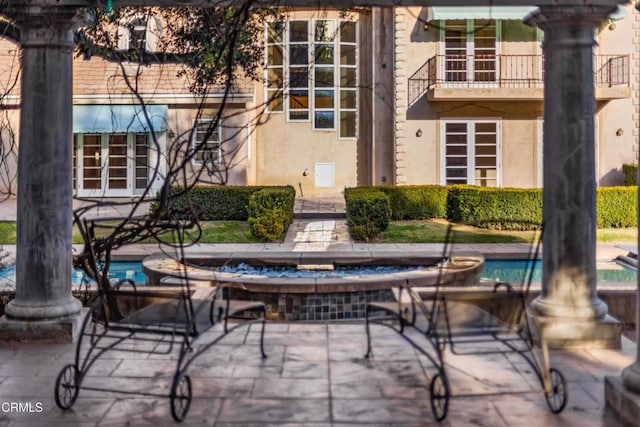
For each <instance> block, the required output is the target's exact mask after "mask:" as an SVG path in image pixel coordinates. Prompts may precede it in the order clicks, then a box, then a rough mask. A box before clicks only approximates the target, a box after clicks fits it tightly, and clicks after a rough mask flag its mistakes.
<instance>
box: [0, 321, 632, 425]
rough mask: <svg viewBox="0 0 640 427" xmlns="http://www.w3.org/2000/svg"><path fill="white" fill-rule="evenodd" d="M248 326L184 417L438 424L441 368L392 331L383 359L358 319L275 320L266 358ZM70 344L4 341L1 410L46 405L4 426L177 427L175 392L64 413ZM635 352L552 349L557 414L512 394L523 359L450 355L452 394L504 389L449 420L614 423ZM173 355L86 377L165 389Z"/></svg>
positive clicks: (107, 366) (376, 329) (459, 407)
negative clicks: (610, 411)
mask: <svg viewBox="0 0 640 427" xmlns="http://www.w3.org/2000/svg"><path fill="white" fill-rule="evenodd" d="M251 328H252V329H249V328H241V329H239V330H236V331H235V332H233V333H232V334H231V335H229V336H228V337H226V338H225V339H224V340H223V341H221V343H220V344H218V345H217V346H214V347H213V348H212V349H210V350H209V351H208V352H207V353H205V354H203V355H202V356H200V357H199V358H198V359H196V362H195V363H194V365H192V366H191V368H190V370H189V375H190V376H191V378H192V383H193V395H194V399H193V402H192V406H191V409H190V411H189V414H188V416H187V419H186V420H185V422H184V423H183V425H189V426H191V425H208V426H212V425H215V426H252V425H256V426H258V425H259V426H270V425H273V426H283V425H290V426H294V425H295V426H336V427H337V426H343V425H344V426H347V425H367V426H370V425H372V426H391V425H394V426H395V425H403V426H428V425H437V424H438V423H436V422H435V421H434V419H433V416H432V414H431V409H430V405H429V394H428V386H429V380H430V377H431V375H433V373H434V369H433V368H432V366H431V365H430V363H429V362H428V361H427V359H426V358H425V357H424V356H421V355H420V356H419V355H418V353H416V352H415V351H414V350H413V348H412V347H410V346H409V345H408V344H406V342H405V341H404V340H402V338H400V337H399V336H397V335H396V334H395V333H394V332H393V331H391V330H389V329H387V328H385V327H383V326H373V327H372V328H373V329H372V331H373V348H374V358H373V360H367V359H364V358H363V354H364V352H365V348H366V345H365V342H366V336H365V332H364V325H363V324H361V323H358V324H356V323H350V324H344V323H334V324H310V323H309V324H306V323H290V324H286V323H271V324H268V325H267V333H266V336H265V343H266V350H267V354H268V356H269V357H268V358H267V359H264V360H263V359H262V358H261V357H260V355H259V349H258V344H257V343H258V340H259V333H258V330H259V329H258V327H257V325H252V326H251ZM209 333H218V332H215V331H214V332H209ZM203 339H206V337H205V336H203ZM73 352H74V347H73V345H71V344H43V343H38V344H34V343H31V344H27V343H13V344H6V343H3V344H2V347H0V408H1V407H2V404H3V403H5V402H9V403H11V402H18V403H23V404H24V403H26V402H31V403H32V407H34V408H35V407H36V404H37V403H39V404H40V405H41V406H42V409H43V410H42V412H31V413H28V412H27V413H25V412H22V413H17V412H10V411H4V410H0V426H31V425H32V426H41V425H48V426H49V425H53V426H55V425H60V426H62V425H65V426H66V425H80V426H107V425H125V424H129V425H156V426H161V425H174V423H173V420H172V419H171V415H170V408H169V399H168V398H154V397H143V396H136V395H115V394H109V393H104V392H97V391H90V390H81V391H80V395H79V397H78V400H77V402H76V403H75V405H74V406H73V408H72V410H71V411H68V412H63V411H61V410H59V409H58V408H57V407H56V405H55V402H54V398H53V390H54V383H55V377H56V375H57V374H58V372H59V370H60V369H61V368H62V367H63V366H64V365H65V364H67V363H70V362H71V361H72V359H73ZM634 355H635V345H634V344H633V343H631V342H630V341H627V340H625V341H624V346H623V349H622V350H595V349H581V350H576V351H563V352H554V353H553V354H552V363H553V365H554V366H555V367H557V368H559V369H561V370H562V372H563V373H564V375H565V376H566V378H567V381H568V388H569V402H568V405H567V408H566V409H565V411H564V412H563V413H562V414H560V415H554V414H552V413H551V412H549V410H548V409H547V405H546V402H545V400H544V396H543V393H542V392H541V391H534V392H533V393H528V394H514V393H512V392H513V391H517V390H537V389H538V387H539V386H538V384H537V381H536V380H535V378H534V377H532V375H531V370H530V369H529V368H527V366H525V365H524V364H523V361H522V360H521V359H519V358H514V357H509V358H508V359H505V358H504V356H495V355H494V356H485V357H477V356H464V357H458V356H457V357H453V356H451V355H447V356H446V360H447V361H448V362H449V364H450V366H449V367H448V374H449V376H450V378H451V386H452V391H453V393H456V394H460V393H474V392H480V393H488V392H502V393H503V394H500V395H494V396H487V395H485V396H481V397H474V398H457V399H456V398H454V399H452V400H451V402H450V409H449V416H448V417H447V419H446V420H445V422H443V423H442V424H441V425H444V426H469V425H479V426H488V427H489V426H490V427H497V426H519V425H527V426H580V427H585V426H604V425H613V424H612V423H611V422H610V421H608V420H607V418H606V417H605V416H604V415H603V408H604V400H603V395H604V376H605V375H619V373H620V371H621V369H622V368H624V367H625V366H627V365H629V364H630V363H631V362H632V361H633V360H634ZM172 357H175V354H174V355H173V356H172ZM170 358H171V357H169V356H148V355H147V354H124V353H114V354H107V355H105V357H104V358H103V359H101V362H100V363H98V364H97V365H96V366H95V367H94V368H93V369H92V370H90V371H89V373H90V377H88V378H87V380H86V383H85V385H88V384H96V385H98V384H103V385H104V384H108V385H109V386H110V387H114V386H115V387H117V388H122V389H123V390H146V391H152V392H154V393H168V389H169V385H170V378H171V373H172V372H173V370H174V368H175V367H174V361H173V360H169V359H170ZM516 368H518V369H519V371H517V370H516ZM5 407H6V404H5Z"/></svg>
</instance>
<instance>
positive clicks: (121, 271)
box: [0, 261, 147, 287]
mask: <svg viewBox="0 0 640 427" xmlns="http://www.w3.org/2000/svg"><path fill="white" fill-rule="evenodd" d="M84 278H85V274H84V272H83V271H82V270H76V269H73V270H72V271H71V283H72V285H73V286H79V285H81V284H82V283H83V282H82V281H83V279H84ZM109 278H111V279H116V280H120V279H133V281H134V282H135V283H145V282H146V280H147V276H145V275H144V273H143V272H142V262H140V261H115V262H112V263H111V268H110V271H109ZM86 280H89V281H90V283H93V280H91V279H89V278H86ZM15 282H16V266H15V265H12V266H9V267H7V268H3V269H2V270H0V285H9V286H11V287H13V285H14V284H15Z"/></svg>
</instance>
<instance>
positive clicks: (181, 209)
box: [152, 185, 293, 221]
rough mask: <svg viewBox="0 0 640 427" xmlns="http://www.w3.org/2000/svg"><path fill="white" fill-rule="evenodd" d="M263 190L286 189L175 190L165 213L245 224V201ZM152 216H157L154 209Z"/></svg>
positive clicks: (199, 187) (204, 187)
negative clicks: (167, 211) (154, 214)
mask: <svg viewBox="0 0 640 427" xmlns="http://www.w3.org/2000/svg"><path fill="white" fill-rule="evenodd" d="M264 188H287V187H265V186H231V185H197V186H194V187H193V188H191V189H189V190H188V191H186V192H185V191H184V189H183V188H182V187H177V186H175V187H172V188H171V190H170V192H169V198H168V199H169V202H168V210H169V211H171V214H172V215H174V216H177V217H178V218H189V217H191V216H193V215H195V216H196V217H197V218H198V219H200V220H201V221H219V220H234V221H246V220H247V219H248V217H249V214H248V211H247V206H249V197H250V196H251V195H252V194H253V193H255V192H256V191H260V190H262V189H264ZM291 188H293V187H291ZM152 212H153V213H157V205H155V206H153V207H152ZM163 214H164V213H163Z"/></svg>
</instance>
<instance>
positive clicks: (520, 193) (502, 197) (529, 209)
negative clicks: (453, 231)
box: [447, 186, 542, 229]
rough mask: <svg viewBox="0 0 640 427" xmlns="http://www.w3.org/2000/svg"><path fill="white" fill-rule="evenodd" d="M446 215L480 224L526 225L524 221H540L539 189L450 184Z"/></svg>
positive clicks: (479, 225)
mask: <svg viewBox="0 0 640 427" xmlns="http://www.w3.org/2000/svg"><path fill="white" fill-rule="evenodd" d="M447 218H448V219H449V220H450V221H453V222H460V223H465V224H471V225H475V226H478V227H483V228H492V229H514V228H515V229H522V228H527V225H526V223H541V222H542V191H541V190H540V189H521V188H488V187H472V186H454V187H451V188H450V189H449V197H448V202H447ZM500 219H504V221H501V220H500ZM514 220H517V221H523V224H518V223H514Z"/></svg>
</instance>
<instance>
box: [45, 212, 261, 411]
mask: <svg viewBox="0 0 640 427" xmlns="http://www.w3.org/2000/svg"><path fill="white" fill-rule="evenodd" d="M75 224H76V225H77V227H78V228H79V230H80V232H81V234H82V236H83V240H84V250H83V251H82V253H80V254H78V255H76V256H74V265H75V266H76V267H79V268H81V269H83V270H84V271H85V274H87V275H88V276H90V277H91V279H93V281H94V282H95V283H96V294H97V296H96V298H95V302H94V303H93V304H92V305H91V308H90V313H89V314H88V315H87V316H86V317H85V318H84V320H83V323H82V327H81V330H80V335H79V337H78V340H77V343H76V349H75V360H74V361H73V363H70V364H68V365H66V366H65V367H64V368H63V369H62V370H61V371H60V373H59V375H58V377H57V380H56V384H55V401H56V404H57V405H58V407H60V408H61V409H70V408H71V407H72V406H73V404H74V403H75V401H76V399H77V397H78V395H79V392H80V390H81V389H89V390H101V391H107V392H115V393H125V394H137V395H144V396H154V397H163V398H164V397H167V398H169V403H170V408H171V415H172V417H173V418H174V419H175V420H176V421H182V420H183V419H184V418H185V417H186V415H187V412H188V411H189V407H190V404H191V398H192V387H191V379H190V377H189V375H188V374H187V370H188V368H189V366H190V365H191V364H192V362H194V360H195V359H196V358H197V357H198V356H199V355H201V354H203V353H204V352H206V351H207V350H209V349H211V347H212V346H214V345H215V344H216V343H218V342H219V341H220V340H221V339H223V338H224V337H225V336H226V334H227V333H229V332H231V331H233V330H234V329H236V328H238V327H241V326H243V325H246V324H249V323H253V322H261V323H262V325H261V326H262V327H261V333H260V353H261V355H262V357H266V354H265V352H264V327H265V319H266V310H265V305H264V303H262V302H256V301H237V300H231V299H230V298H229V294H228V288H227V286H225V285H218V286H216V287H213V286H212V285H211V284H209V283H202V282H198V283H196V282H192V281H191V280H189V278H188V277H186V276H185V275H183V274H181V273H180V272H177V273H175V274H174V275H173V277H172V278H171V279H170V280H166V281H165V283H163V284H164V285H168V284H171V285H173V286H172V287H171V288H170V289H166V288H163V289H159V288H157V287H156V288H155V289H154V287H153V286H138V285H136V284H135V283H134V282H133V281H132V280H131V279H124V280H119V281H114V280H112V279H110V278H109V275H108V274H109V265H110V263H111V259H112V252H113V250H114V249H116V248H118V247H119V246H121V245H123V244H125V243H132V242H140V241H148V240H149V239H156V240H162V239H164V243H166V244H171V245H175V247H176V248H177V249H179V250H181V249H182V248H183V247H184V243H185V236H187V235H188V234H189V231H188V230H189V228H191V227H192V226H193V224H189V223H184V222H179V221H169V220H158V219H157V218H153V217H149V216H145V217H142V218H138V219H136V218H131V217H130V218H127V219H126V220H124V221H123V220H122V218H117V219H105V218H99V219H86V218H84V219H83V218H81V216H80V215H77V214H76V216H75ZM196 228H197V227H196ZM170 234H173V235H174V236H177V237H174V238H175V239H176V240H177V242H178V243H174V241H173V240H171V241H170V240H169V239H167V237H168V236H169V235H170ZM203 285H204V286H203ZM232 318H233V319H240V320H236V321H235V322H234V323H229V319H232ZM218 324H221V326H220V328H219V329H221V330H220V331H219V333H213V334H207V336H203V335H204V333H205V332H207V331H210V330H211V328H213V327H214V326H216V325H218ZM109 351H123V352H133V353H140V352H143V353H149V354H164V355H169V354H172V353H174V352H176V351H177V354H178V355H177V360H176V367H175V371H174V372H173V375H172V381H171V386H170V388H169V394H162V393H159V392H158V393H148V392H142V391H134V390H121V389H119V388H115V387H111V388H110V387H109V386H108V384H107V385H105V386H104V387H103V386H102V384H100V385H99V386H94V385H91V384H90V385H85V384H84V382H85V379H86V377H87V374H88V372H89V370H90V369H91V368H92V367H93V366H94V365H96V364H97V363H98V362H99V361H100V358H101V357H102V356H104V355H105V353H107V352H109Z"/></svg>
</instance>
